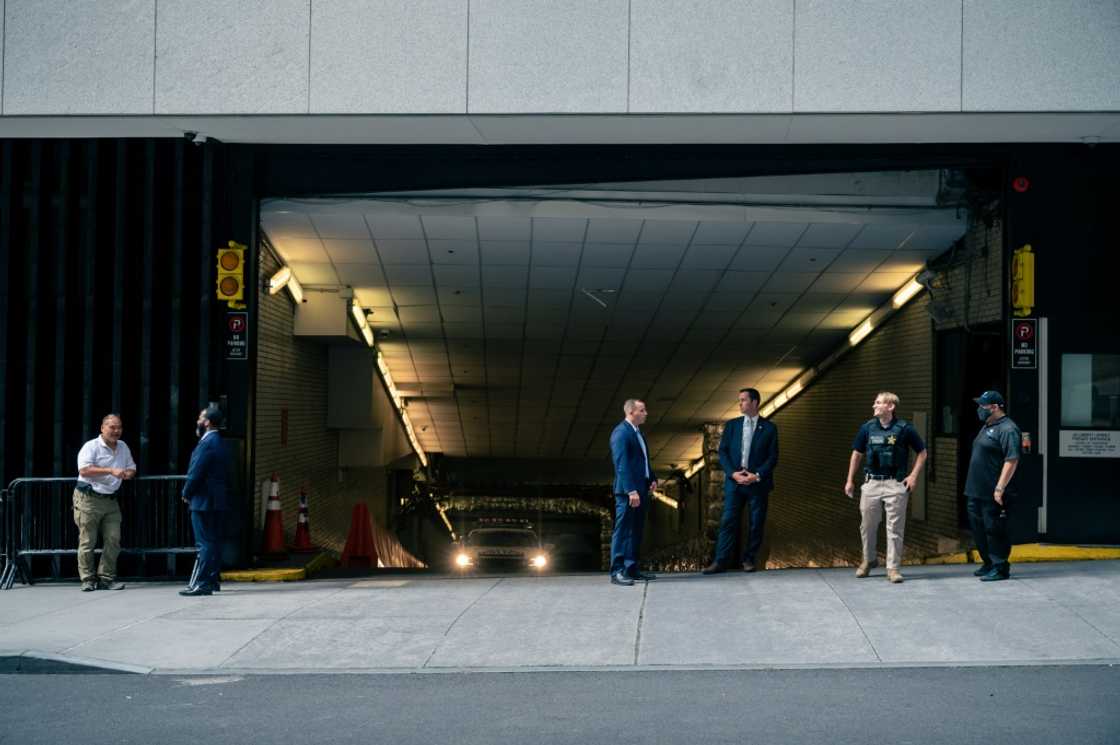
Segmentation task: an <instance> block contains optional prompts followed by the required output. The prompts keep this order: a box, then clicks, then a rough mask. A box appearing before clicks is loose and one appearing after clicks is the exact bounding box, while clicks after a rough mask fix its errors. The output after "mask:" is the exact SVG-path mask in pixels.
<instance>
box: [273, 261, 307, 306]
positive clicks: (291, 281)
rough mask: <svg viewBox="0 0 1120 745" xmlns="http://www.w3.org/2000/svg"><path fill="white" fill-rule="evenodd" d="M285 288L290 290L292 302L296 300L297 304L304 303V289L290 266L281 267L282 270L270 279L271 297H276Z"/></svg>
mask: <svg viewBox="0 0 1120 745" xmlns="http://www.w3.org/2000/svg"><path fill="white" fill-rule="evenodd" d="M285 287H287V288H288V293H289V294H290V295H291V296H292V300H295V301H296V303H297V304H298V303H302V302H303V287H301V286H300V284H299V280H297V279H296V275H294V274H292V268H291V267H290V266H282V267H280V269H279V270H278V271H277V272H276V273H275V274H273V275H272V276H271V277H269V279H268V294H269V295H275V294H276V293H278V292H280V290H283V289H284V288H285Z"/></svg>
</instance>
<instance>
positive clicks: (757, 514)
mask: <svg viewBox="0 0 1120 745" xmlns="http://www.w3.org/2000/svg"><path fill="white" fill-rule="evenodd" d="M761 404H762V397H761V396H760V395H759V393H758V391H757V390H755V389H754V388H743V389H742V390H740V391H739V411H740V412H742V414H743V416H741V417H736V418H735V419H732V420H730V421H728V422H727V424H725V425H724V427H723V436H722V437H721V438H720V440H719V463H720V466H721V467H722V468H723V473H724V476H725V479H724V484H723V519H722V520H720V524H719V542H718V543H717V544H716V556H715V559H714V560H713V561H712V563H711V564H709V565H708V566H707V567H705V568H704V569H703V573H704V574H719V573H720V572H726V571H727V569H728V567H730V566H731V564H732V561H731V554H732V552H734V550H735V540H736V538H738V536H739V518H740V517H741V516H742V514H743V506H744V505H745V504H748V503H749V504H750V516H751V517H750V520H751V528H750V535H749V537H748V538H747V545H746V548H745V549H744V551H743V561H742V565H741V566H742V568H743V571H744V572H753V571H755V569H756V568H757V565H756V563H755V562H756V560H757V558H758V550H759V548H760V547H761V546H762V530H763V528H764V527H765V525H766V504H767V500H768V499H769V497H770V490H771V489H773V488H774V468H775V467H776V466H777V465H778V428H777V427H775V426H774V423H773V422H771V421H770V420H768V419H763V418H762V417H761V416H759V415H758V407H759V406H760V405H761Z"/></svg>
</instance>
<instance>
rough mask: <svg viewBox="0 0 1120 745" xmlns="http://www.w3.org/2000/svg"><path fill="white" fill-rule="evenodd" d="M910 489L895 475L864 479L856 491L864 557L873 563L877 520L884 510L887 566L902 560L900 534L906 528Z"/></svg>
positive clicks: (877, 527) (875, 557)
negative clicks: (857, 493)
mask: <svg viewBox="0 0 1120 745" xmlns="http://www.w3.org/2000/svg"><path fill="white" fill-rule="evenodd" d="M909 500H910V492H908V491H906V485H905V484H903V483H902V482H901V481H895V480H894V479H882V480H878V479H871V480H870V481H865V482H864V484H863V487H862V488H861V489H860V492H859V514H860V522H859V535H860V538H862V539H863V560H864V561H866V562H868V563H869V564H874V563H875V562H876V561H877V559H878V557H879V552H878V550H877V548H876V545H877V544H878V542H879V521H880V520H881V519H882V516H883V512H886V513H887V569H898V568H899V567H900V566H901V564H902V537H903V534H904V533H905V532H906V503H907V502H908V501H909Z"/></svg>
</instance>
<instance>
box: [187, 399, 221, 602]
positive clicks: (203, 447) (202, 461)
mask: <svg viewBox="0 0 1120 745" xmlns="http://www.w3.org/2000/svg"><path fill="white" fill-rule="evenodd" d="M221 424H222V411H221V409H219V408H218V407H217V406H215V405H214V404H210V405H209V406H207V407H206V408H205V409H203V410H202V411H201V412H199V415H198V423H197V426H196V432H197V434H198V437H199V440H198V445H196V446H195V449H194V452H193V453H191V462H190V465H189V466H188V467H187V481H186V483H185V484H184V485H183V501H184V502H186V503H187V504H188V505H190V511H191V528H193V529H194V539H195V545H196V546H198V559H197V561H196V564H195V571H194V573H193V574H192V575H191V582H190V584H189V585H188V586H187V589H185V590H180V591H179V594H180V595H185V596H187V597H195V596H198V595H210V594H211V593H213V592H214V591H215V590H217V589H218V582H219V579H220V576H221V575H220V573H221V564H222V525H223V524H224V523H225V515H226V511H227V510H228V509H229V497H228V495H227V493H226V472H227V470H228V468H229V455H228V454H227V453H226V449H225V446H224V445H223V444H222V436H221V435H220V434H219V433H218V427H220V426H221Z"/></svg>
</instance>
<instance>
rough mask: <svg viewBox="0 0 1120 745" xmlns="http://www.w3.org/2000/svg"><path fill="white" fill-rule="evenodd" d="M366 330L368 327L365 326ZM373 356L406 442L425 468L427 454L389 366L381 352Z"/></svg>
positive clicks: (376, 350) (375, 351)
mask: <svg viewBox="0 0 1120 745" xmlns="http://www.w3.org/2000/svg"><path fill="white" fill-rule="evenodd" d="M366 328H367V329H368V328H369V326H368V325H367V326H366ZM373 353H374V356H375V358H376V360H377V371H378V372H379V373H381V379H382V380H383V381H384V382H385V390H387V391H389V398H391V399H392V400H393V406H395V407H396V409H397V413H398V414H400V416H401V423H402V424H404V431H405V434H407V435H408V441H409V443H411V444H412V449H413V450H415V451H416V457H417V458H419V459H420V463H421V465H423V466H424V467H425V468H427V467H428V454H427V453H425V452H424V448H422V447H420V438H418V437H417V436H416V430H415V429H413V427H412V420H411V419H409V418H408V411H406V410H405V405H404V398H402V397H401V393H400V391H398V390H397V386H396V385H395V384H394V383H393V376H392V375H390V374H389V366H388V365H387V364H385V358H384V357H382V356H381V350H379V349H374V350H373Z"/></svg>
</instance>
